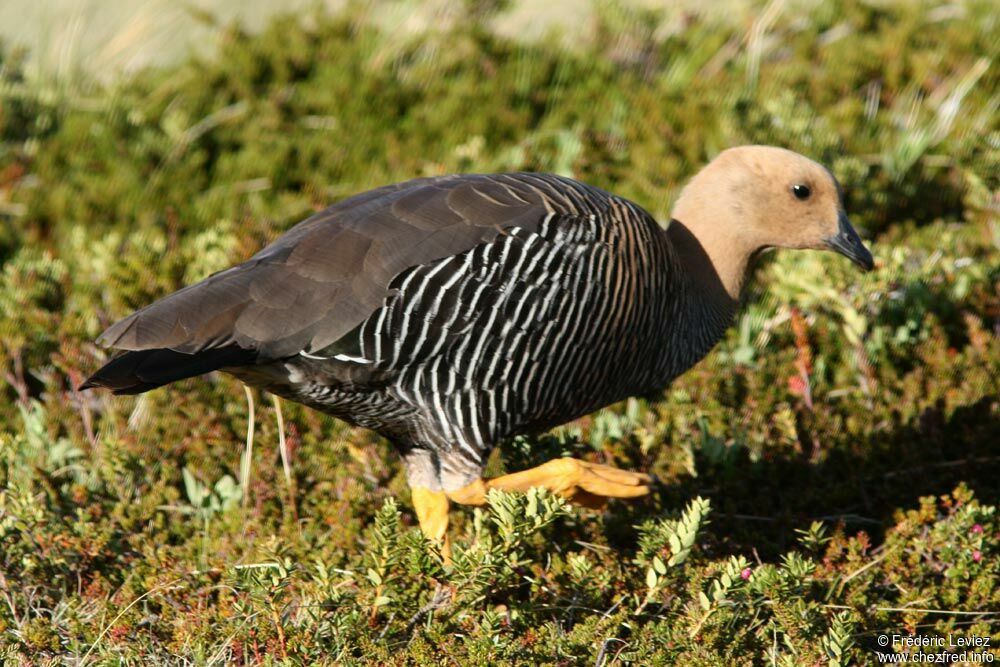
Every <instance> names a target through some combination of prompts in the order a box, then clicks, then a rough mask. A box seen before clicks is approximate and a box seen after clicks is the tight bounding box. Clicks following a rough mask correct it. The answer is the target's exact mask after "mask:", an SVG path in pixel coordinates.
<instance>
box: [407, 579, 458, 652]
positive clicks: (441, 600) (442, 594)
mask: <svg viewBox="0 0 1000 667" xmlns="http://www.w3.org/2000/svg"><path fill="white" fill-rule="evenodd" d="M449 599H451V592H450V590H449V589H447V588H445V587H444V586H442V585H441V584H438V585H437V587H436V588H435V589H434V595H432V596H431V599H430V602H428V603H427V604H425V605H424V606H423V607H421V608H420V609H418V610H417V613H416V614H414V615H413V616H412V617H411V618H410V620H409V621H408V622H407V623H406V630H405V631H404V633H403V634H406V635H412V633H413V631H414V630H415V629H416V627H417V623H419V622H420V620H421V619H422V618H423V617H424V616H426V615H427V614H430V613H431V612H433V611H437V610H438V609H440V608H441V607H443V606H445V604H446V603H447V602H448V600H449ZM410 639H413V637H412V636H411V637H410Z"/></svg>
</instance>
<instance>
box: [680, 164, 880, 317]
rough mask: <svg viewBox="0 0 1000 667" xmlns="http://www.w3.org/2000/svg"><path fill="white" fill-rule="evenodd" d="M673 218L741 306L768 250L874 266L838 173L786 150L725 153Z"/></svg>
mask: <svg viewBox="0 0 1000 667" xmlns="http://www.w3.org/2000/svg"><path fill="white" fill-rule="evenodd" d="M672 217H673V219H674V220H675V221H678V222H680V223H681V225H683V227H685V228H687V230H688V231H690V233H691V234H692V235H693V236H694V237H695V239H697V241H698V243H699V244H700V245H701V246H702V247H703V248H704V251H705V253H707V255H708V257H709V259H710V260H711V263H712V265H713V266H714V268H715V270H716V272H717V273H718V275H719V277H720V278H721V279H722V282H723V284H724V286H725V288H726V291H727V292H729V294H730V296H732V297H733V298H734V299H735V298H738V297H739V292H740V289H741V288H742V285H743V280H744V276H745V273H746V270H747V266H748V263H749V261H750V258H751V257H753V255H755V254H756V253H758V252H759V251H761V250H764V249H766V248H813V249H827V250H834V251H836V252H839V253H840V254H842V255H844V256H845V257H847V258H849V259H850V260H851V261H853V262H854V263H856V264H858V265H859V266H861V267H862V268H864V269H865V270H870V269H871V268H872V266H873V262H872V256H871V253H870V252H869V251H868V249H867V248H865V246H864V245H863V244H862V243H861V239H860V238H858V235H857V233H856V232H855V231H854V229H853V228H852V227H851V225H850V223H849V222H848V220H847V214H846V212H845V211H844V205H843V198H842V195H841V191H840V186H839V185H838V183H837V180H836V179H835V178H834V177H833V174H831V173H830V171H829V170H828V169H826V168H825V167H823V166H822V165H821V164H818V163H816V162H813V161H812V160H810V159H809V158H807V157H805V156H802V155H799V154H798V153H795V152H793V151H789V150H786V149H784V148H775V147H773V146H740V147H738V148H730V149H729V150H726V151H724V152H722V153H721V154H720V155H719V156H718V157H717V158H716V159H715V160H713V161H712V162H711V163H709V164H708V166H706V167H705V168H704V169H702V170H701V171H700V172H699V173H698V174H697V175H696V176H695V177H694V178H693V179H692V180H691V182H690V183H689V184H688V185H687V187H686V188H684V191H683V192H682V193H681V196H680V198H679V199H678V201H677V205H676V206H675V207H674V212H673V216H672Z"/></svg>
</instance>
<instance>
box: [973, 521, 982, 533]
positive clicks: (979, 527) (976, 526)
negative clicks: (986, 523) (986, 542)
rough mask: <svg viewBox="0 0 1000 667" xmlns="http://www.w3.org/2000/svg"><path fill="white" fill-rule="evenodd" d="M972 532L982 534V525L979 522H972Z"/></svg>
mask: <svg viewBox="0 0 1000 667" xmlns="http://www.w3.org/2000/svg"><path fill="white" fill-rule="evenodd" d="M972 533H973V535H982V534H983V525H982V524H981V523H974V524H972Z"/></svg>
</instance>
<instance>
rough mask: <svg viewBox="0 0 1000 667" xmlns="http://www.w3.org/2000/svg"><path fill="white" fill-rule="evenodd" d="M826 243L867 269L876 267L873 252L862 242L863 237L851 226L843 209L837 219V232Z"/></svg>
mask: <svg viewBox="0 0 1000 667" xmlns="http://www.w3.org/2000/svg"><path fill="white" fill-rule="evenodd" d="M826 245H827V246H829V247H830V249H832V250H835V251H837V252H839V253H840V254H841V255H843V256H844V257H846V258H847V259H849V260H851V261H852V262H854V263H855V264H857V265H858V266H860V267H861V268H862V269H864V270H865V271H871V270H872V269H873V268H875V261H874V260H873V259H872V254H871V252H869V251H868V248H866V247H865V244H864V243H862V242H861V237H859V236H858V233H857V232H856V231H854V227H851V223H850V222H849V221H848V220H847V214H846V213H844V212H843V211H841V212H840V217H839V218H838V219H837V233H836V234H834V235H833V236H831V237H829V238H827V239H826Z"/></svg>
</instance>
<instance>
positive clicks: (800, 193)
mask: <svg viewBox="0 0 1000 667" xmlns="http://www.w3.org/2000/svg"><path fill="white" fill-rule="evenodd" d="M792 194H793V195H795V197H796V199H809V195H811V194H812V190H810V189H809V186H808V185H804V184H802V183H799V184H798V185H793V186H792Z"/></svg>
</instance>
